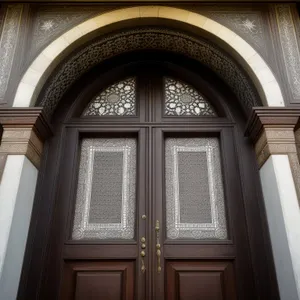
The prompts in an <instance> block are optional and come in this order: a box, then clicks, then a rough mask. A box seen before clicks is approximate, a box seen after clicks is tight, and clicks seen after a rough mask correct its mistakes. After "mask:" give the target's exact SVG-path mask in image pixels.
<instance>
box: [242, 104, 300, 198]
mask: <svg viewBox="0 0 300 300" xmlns="http://www.w3.org/2000/svg"><path fill="white" fill-rule="evenodd" d="M299 119H300V109H291V108H272V107H254V108H253V112H252V115H251V117H250V119H249V121H248V125H247V130H246V136H249V137H250V138H251V139H252V141H253V143H254V147H255V153H256V157H257V162H258V165H259V168H261V167H262V166H263V165H264V163H265V162H266V161H267V159H268V158H269V157H270V156H271V155H278V154H279V155H280V154H281V155H287V156H288V158H289V162H290V167H291V171H292V174H293V179H294V182H295V188H296V191H297V195H298V199H300V165H299V158H298V155H297V147H298V151H299V150H300V149H299V148H300V141H298V142H297V140H298V139H300V130H299V129H298V130H296V129H297V128H298V126H299Z"/></svg>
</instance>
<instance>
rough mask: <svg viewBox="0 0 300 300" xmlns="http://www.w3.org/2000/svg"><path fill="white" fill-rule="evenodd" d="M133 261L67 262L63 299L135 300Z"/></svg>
mask: <svg viewBox="0 0 300 300" xmlns="http://www.w3.org/2000/svg"><path fill="white" fill-rule="evenodd" d="M133 276H134V262H130V261H129V262H120V261H115V262H99V261H98V262H97V261H95V262H93V261H89V262H84V261H79V262H74V261H67V262H65V266H64V278H63V285H62V293H61V295H60V299H61V300H69V299H70V300H71V299H72V300H73V299H75V300H98V299H110V300H121V299H122V300H132V299H133V297H134V277H133Z"/></svg>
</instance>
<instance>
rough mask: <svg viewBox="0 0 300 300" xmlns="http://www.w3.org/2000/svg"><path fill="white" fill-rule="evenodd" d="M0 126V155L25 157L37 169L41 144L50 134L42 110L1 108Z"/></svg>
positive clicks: (38, 108) (50, 131)
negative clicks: (0, 130)
mask: <svg viewBox="0 0 300 300" xmlns="http://www.w3.org/2000/svg"><path fill="white" fill-rule="evenodd" d="M0 124H1V126H2V129H3V134H2V140H1V145H0V154H1V155H20V154H22V155H26V156H27V158H28V159H29V160H30V161H31V162H32V163H33V164H34V165H35V166H36V167H37V168H39V165H40V158H41V154H42V151H43V142H44V141H45V139H46V138H47V137H49V136H50V135H51V133H52V130H51V128H50V125H49V123H48V121H47V120H46V118H45V115H44V113H43V111H42V108H40V107H36V108H23V109H20V108H18V109H14V108H2V109H0Z"/></svg>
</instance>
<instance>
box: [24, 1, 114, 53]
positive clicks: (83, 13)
mask: <svg viewBox="0 0 300 300" xmlns="http://www.w3.org/2000/svg"><path fill="white" fill-rule="evenodd" d="M109 8H110V7H108V8H105V9H104V8H102V7H100V8H96V7H95V6H92V7H90V6H80V7H78V6H59V7H51V6H50V7H48V6H46V7H44V6H41V7H39V9H38V10H37V11H36V12H35V14H34V22H33V26H32V41H31V43H30V55H29V56H30V58H32V57H34V56H35V55H36V54H37V53H38V52H39V51H40V50H41V49H43V48H44V47H45V46H46V45H47V44H49V43H50V42H51V41H53V40H55V39H56V38H57V37H59V35H61V34H62V33H63V32H65V31H67V30H68V29H70V28H71V27H73V26H75V25H77V24H79V23H81V22H83V21H84V20H86V19H88V18H90V17H92V16H93V15H95V14H99V12H101V11H102V10H109Z"/></svg>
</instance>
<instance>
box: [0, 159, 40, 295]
mask: <svg viewBox="0 0 300 300" xmlns="http://www.w3.org/2000/svg"><path fill="white" fill-rule="evenodd" d="M37 175H38V171H37V169H36V168H35V167H34V165H33V164H32V163H31V162H30V161H29V160H28V159H27V158H26V157H25V156H24V155H9V156H8V158H7V162H6V165H5V169H4V173H3V177H2V181H1V185H0V299H1V300H2V299H3V300H15V299H16V296H17V292H18V286H19V280H20V274H21V270H22V264H23V258H24V252H25V247H26V241H27V235H28V230H29V224H30V218H31V211H32V206H33V199H34V194H35V187H36V182H37Z"/></svg>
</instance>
